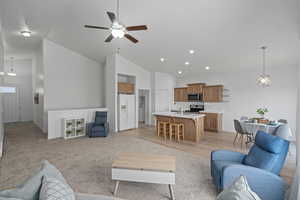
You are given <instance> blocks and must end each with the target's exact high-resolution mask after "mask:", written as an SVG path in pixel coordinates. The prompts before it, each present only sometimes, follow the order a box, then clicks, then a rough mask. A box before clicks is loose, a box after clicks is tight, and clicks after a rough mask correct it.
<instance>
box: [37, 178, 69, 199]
mask: <svg viewBox="0 0 300 200" xmlns="http://www.w3.org/2000/svg"><path fill="white" fill-rule="evenodd" d="M40 200H75V194H74V191H73V190H72V188H71V187H70V186H69V185H68V184H67V183H63V182H62V181H60V180H58V179H56V178H52V177H47V176H44V178H43V184H42V188H41V191H40Z"/></svg>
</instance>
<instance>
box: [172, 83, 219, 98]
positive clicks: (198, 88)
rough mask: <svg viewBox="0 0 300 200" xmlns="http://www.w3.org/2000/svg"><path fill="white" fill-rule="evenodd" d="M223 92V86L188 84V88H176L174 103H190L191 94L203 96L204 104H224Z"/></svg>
mask: <svg viewBox="0 0 300 200" xmlns="http://www.w3.org/2000/svg"><path fill="white" fill-rule="evenodd" d="M223 91H224V86H223V85H205V84H204V83H193V84H188V87H181V88H174V101H175V102H188V95H189V94H202V95H203V101H204V102H222V101H223ZM193 102H194V101H193Z"/></svg>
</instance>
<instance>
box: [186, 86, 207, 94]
mask: <svg viewBox="0 0 300 200" xmlns="http://www.w3.org/2000/svg"><path fill="white" fill-rule="evenodd" d="M204 86H205V84H204V83H192V84H188V87H187V93H188V94H202V93H203V87H204Z"/></svg>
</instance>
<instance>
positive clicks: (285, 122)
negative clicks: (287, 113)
mask: <svg viewBox="0 0 300 200" xmlns="http://www.w3.org/2000/svg"><path fill="white" fill-rule="evenodd" d="M278 122H279V123H282V124H287V123H288V121H287V120H286V119H280V120H278Z"/></svg>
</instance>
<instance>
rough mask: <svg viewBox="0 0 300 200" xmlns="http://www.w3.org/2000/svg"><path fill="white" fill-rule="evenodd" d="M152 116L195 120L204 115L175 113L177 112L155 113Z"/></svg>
mask: <svg viewBox="0 0 300 200" xmlns="http://www.w3.org/2000/svg"><path fill="white" fill-rule="evenodd" d="M152 115H158V116H166V117H179V118H186V119H197V118H201V117H205V115H204V114H195V113H186V112H184V113H177V112H155V113H152Z"/></svg>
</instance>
